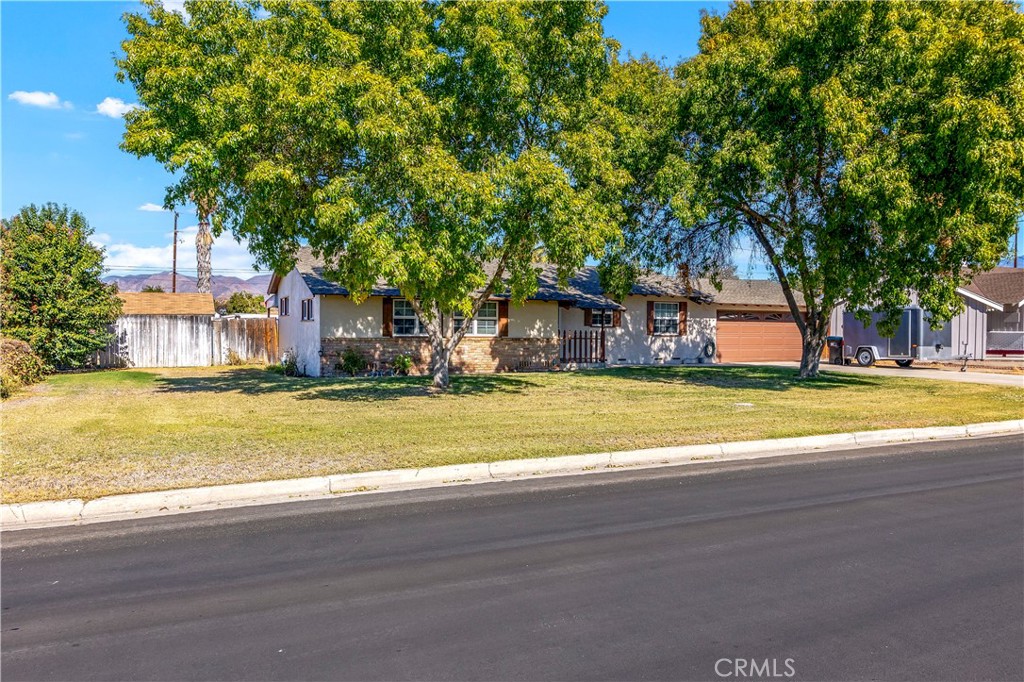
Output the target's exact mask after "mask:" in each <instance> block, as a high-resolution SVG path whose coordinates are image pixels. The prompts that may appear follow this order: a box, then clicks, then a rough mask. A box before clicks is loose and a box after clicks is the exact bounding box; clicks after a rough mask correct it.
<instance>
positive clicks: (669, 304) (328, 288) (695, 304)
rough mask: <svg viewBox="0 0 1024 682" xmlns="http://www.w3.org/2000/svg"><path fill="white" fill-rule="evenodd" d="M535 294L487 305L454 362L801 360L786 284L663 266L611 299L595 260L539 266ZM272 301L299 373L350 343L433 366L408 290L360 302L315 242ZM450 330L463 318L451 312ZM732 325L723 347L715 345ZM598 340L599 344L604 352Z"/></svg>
mask: <svg viewBox="0 0 1024 682" xmlns="http://www.w3.org/2000/svg"><path fill="white" fill-rule="evenodd" d="M538 267H539V269H540V274H539V277H538V288H537V292H536V293H535V294H534V295H533V296H532V297H530V299H529V300H527V301H525V302H524V303H523V305H519V306H514V305H511V303H510V301H509V300H508V296H507V294H497V295H495V296H493V297H492V298H491V300H490V301H488V302H486V303H485V304H484V306H483V307H482V308H481V310H480V313H479V314H478V315H477V317H476V319H475V320H473V321H472V322H471V324H472V325H473V327H472V329H471V330H470V331H469V333H467V334H466V336H465V337H464V338H463V339H462V341H461V342H460V343H459V345H458V347H457V348H456V350H455V353H454V355H453V358H452V370H453V371H456V372H459V371H462V372H494V371H502V370H515V369H527V368H545V367H551V366H554V365H556V364H563V365H564V364H576V363H588V362H591V361H601V359H602V358H603V360H604V361H605V362H606V363H607V364H673V363H674V364H680V363H685V362H704V361H709V362H710V361H714V360H716V359H717V356H718V354H719V352H721V353H722V357H721V359H722V360H726V361H730V360H740V359H749V360H754V361H756V360H787V359H794V358H795V359H799V357H800V347H801V344H800V334H799V332H798V331H797V329H796V326H795V325H794V324H793V321H792V317H790V313H789V308H788V306H786V303H785V300H784V298H783V297H782V291H781V288H780V287H779V285H778V283H774V282H766V281H765V282H746V281H744V282H740V283H737V282H736V281H726V282H725V283H724V287H723V289H722V291H721V292H716V291H715V290H714V288H712V287H710V286H707V285H705V284H702V285H701V287H702V289H701V290H698V289H693V288H690V289H688V288H687V287H686V286H685V285H684V284H683V283H681V282H680V281H679V280H676V279H674V278H671V277H665V276H660V275H647V276H644V277H641V278H640V280H639V281H638V282H637V283H636V285H635V286H634V287H633V290H632V291H631V293H630V295H629V296H627V297H626V298H625V300H623V301H622V302H621V303H617V302H615V301H613V300H612V299H610V298H608V297H606V296H605V295H604V292H603V291H602V289H601V287H600V284H599V282H598V276H597V271H596V269H595V268H583V269H581V270H580V271H579V272H578V273H577V274H576V275H575V276H574V277H572V278H570V280H569V282H568V283H567V286H565V287H560V286H559V285H558V282H557V277H556V270H555V268H554V267H553V266H550V265H540V266H538ZM268 294H269V296H268V303H270V304H272V305H276V306H277V307H278V310H279V315H280V317H279V333H280V348H281V351H282V353H286V352H287V353H291V354H292V356H293V357H294V358H295V360H296V363H297V365H298V367H299V370H300V371H301V372H302V373H304V374H308V375H311V376H331V375H334V374H336V373H338V368H337V365H338V363H339V360H340V356H341V354H342V353H343V352H344V351H345V350H346V349H349V348H351V349H353V350H356V351H358V352H360V353H362V354H363V355H364V356H366V357H367V359H368V361H370V362H376V363H389V362H391V361H392V360H393V359H394V357H395V356H396V355H398V354H403V353H404V354H408V355H410V356H411V357H412V359H413V364H414V367H415V370H416V371H418V372H424V371H426V370H427V367H428V364H429V360H430V349H429V344H428V342H427V339H426V336H425V335H424V334H423V333H422V331H421V329H420V326H419V321H418V320H417V319H416V315H415V314H414V313H413V310H412V307H411V306H410V305H409V303H408V302H407V301H406V300H405V299H404V298H402V296H401V293H400V292H399V291H398V290H397V289H396V288H394V287H392V286H390V285H389V284H388V283H386V282H378V284H377V285H376V286H375V287H374V288H373V290H372V291H371V293H370V296H369V297H368V298H367V299H366V300H364V301H363V302H362V303H359V304H356V303H355V302H354V301H353V300H352V299H351V297H350V296H349V295H348V291H346V290H345V288H344V287H341V286H340V285H338V284H337V283H335V282H331V281H329V280H328V279H326V278H325V277H324V271H323V262H322V261H321V260H319V259H317V258H315V257H314V256H313V254H312V253H311V251H310V249H309V248H308V247H303V248H301V249H300V250H299V253H298V254H297V259H296V265H295V268H294V269H292V271H291V272H289V273H287V274H286V275H283V276H277V275H275V276H274V277H273V278H272V279H271V281H270V285H269V287H268ZM443 323H444V324H446V325H449V329H453V328H454V325H457V324H460V323H461V321H460V319H459V318H458V317H455V318H454V319H446V320H444V321H443ZM720 330H724V331H725V333H724V335H723V336H722V339H724V346H725V351H724V352H722V351H721V348H719V349H718V351H716V348H715V345H716V338H717V337H718V334H719V333H720ZM595 349H596V351H595Z"/></svg>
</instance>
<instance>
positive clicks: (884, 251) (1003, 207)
mask: <svg viewBox="0 0 1024 682" xmlns="http://www.w3.org/2000/svg"><path fill="white" fill-rule="evenodd" d="M702 29H703V30H702V35H701V38H700V42H699V48H700V51H699V54H698V55H696V56H695V57H694V58H692V59H690V60H687V61H685V62H683V63H681V64H679V65H678V67H677V68H676V69H675V73H674V79H671V78H669V77H668V74H667V72H665V70H664V69H661V68H660V67H659V66H658V65H654V64H650V63H647V64H634V65H632V66H630V67H628V68H626V69H623V75H622V77H620V78H619V84H620V85H619V87H620V88H621V89H623V91H624V93H625V94H620V99H622V100H624V101H625V102H626V103H627V104H626V105H621V106H620V107H619V109H620V111H621V115H623V116H625V117H627V120H631V121H634V122H636V123H637V124H638V125H641V126H643V125H648V124H650V123H652V122H653V123H657V121H658V120H663V119H660V118H652V114H653V113H656V112H659V111H664V109H665V106H664V104H662V103H661V101H660V100H659V98H661V97H664V96H666V95H665V94H664V93H666V92H669V91H671V90H673V89H677V90H678V98H677V101H678V116H677V117H675V120H674V121H673V126H674V135H669V136H666V135H665V133H664V131H663V130H660V129H658V128H657V127H656V126H655V127H654V128H653V131H654V133H655V134H654V135H653V136H652V137H651V141H650V142H649V143H648V144H642V145H640V146H639V148H640V149H641V151H642V154H636V155H634V157H633V158H634V160H635V162H636V163H635V164H634V167H633V168H632V169H631V175H632V177H633V185H632V186H634V187H637V188H638V189H639V191H638V196H639V198H640V199H643V200H645V201H646V202H647V203H646V204H640V206H641V208H642V212H640V211H634V212H632V213H631V217H633V219H634V220H633V221H632V223H631V224H630V229H629V235H628V237H627V239H626V241H625V242H624V247H625V249H626V251H625V252H624V253H622V254H620V255H621V260H622V261H623V262H626V263H628V262H630V259H633V260H634V261H641V262H645V263H648V264H656V265H665V264H677V265H684V266H685V265H686V264H688V263H690V262H693V263H695V264H696V266H697V269H704V268H707V267H709V265H710V264H711V263H710V262H709V259H708V255H709V254H715V253H723V254H724V253H727V252H728V250H729V249H730V248H732V247H735V246H736V245H737V243H738V242H739V240H741V239H744V238H746V239H749V240H750V242H751V243H753V244H754V245H755V246H756V247H757V248H759V250H760V251H761V252H762V254H763V256H764V257H765V259H766V260H767V262H768V263H769V264H770V266H771V267H772V269H773V271H774V272H775V274H776V276H777V277H778V279H779V281H780V282H781V283H782V286H783V289H784V291H785V292H786V296H787V299H788V300H789V303H790V307H791V308H792V310H793V313H794V316H795V317H796V318H797V324H798V326H799V327H800V329H801V332H802V334H803V338H804V359H803V362H802V366H801V375H802V376H813V375H814V374H816V373H817V367H818V359H819V357H820V353H821V348H822V344H823V342H824V336H825V334H826V333H827V329H828V318H829V316H830V313H831V312H832V311H833V309H834V308H835V307H836V306H837V305H839V304H845V305H847V306H848V307H850V308H853V309H855V310H862V309H863V310H866V309H875V310H880V311H883V312H886V313H888V314H889V316H890V320H894V319H895V313H896V311H897V310H898V309H900V308H902V307H903V306H905V305H906V304H907V303H909V300H910V299H909V296H910V293H911V292H916V293H917V295H918V296H919V300H920V303H921V305H922V306H923V307H925V308H926V309H928V310H929V311H931V313H932V314H933V316H934V317H933V319H934V320H936V321H937V322H941V321H944V320H948V319H949V318H950V317H951V316H953V315H954V314H956V312H957V311H958V310H959V306H961V305H962V304H961V301H960V299H959V297H958V296H957V295H956V288H957V287H958V286H959V285H962V284H964V283H965V282H966V281H967V280H968V279H969V278H970V276H971V274H972V273H973V272H975V271H979V270H985V269H988V268H991V267H992V266H994V265H995V264H996V262H997V261H998V259H999V258H1000V257H1001V256H1002V255H1003V253H1004V252H1005V249H1006V245H1007V242H1008V239H1009V237H1010V235H1011V234H1012V233H1013V230H1014V228H1015V223H1016V220H1017V217H1018V216H1019V215H1020V214H1021V213H1022V211H1024V42H1022V41H1024V19H1022V16H1021V13H1020V11H1019V10H1018V8H1016V7H1015V6H1014V5H1013V4H1012V3H1009V2H984V3H975V2H828V3H805V2H754V3H752V4H748V3H736V4H734V5H733V6H732V8H731V9H730V11H729V12H728V13H727V14H725V15H724V16H714V15H708V16H705V17H704V18H703V20H702ZM659 116H661V114H659ZM648 127H650V126H648ZM617 148H619V149H620V150H621V149H625V150H628V149H629V145H628V140H623V139H621V138H620V139H619V140H618V143H617ZM651 150H653V152H652V151H651ZM645 154H646V155H645ZM694 245H698V246H699V248H697V249H696V250H693V249H692V247H693V246H694ZM710 260H711V261H713V260H714V258H712V259H710ZM692 271H693V269H691V272H692ZM795 292H799V293H802V294H803V298H804V300H805V301H806V305H807V314H806V319H805V318H804V317H802V316H801V314H800V311H799V310H798V308H797V304H796V300H795V295H794V293H795Z"/></svg>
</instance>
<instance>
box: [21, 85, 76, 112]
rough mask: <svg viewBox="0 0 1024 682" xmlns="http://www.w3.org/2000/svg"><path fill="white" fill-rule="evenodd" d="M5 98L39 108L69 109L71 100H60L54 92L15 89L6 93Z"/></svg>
mask: <svg viewBox="0 0 1024 682" xmlns="http://www.w3.org/2000/svg"><path fill="white" fill-rule="evenodd" d="M7 99H11V100H14V101H15V102H17V103H18V104H24V105H25V106H27V107H40V108H41V109H70V108H71V102H62V101H61V99H60V97H58V96H57V93H55V92H43V91H42V90H33V91H31V92H27V91H25V90H15V91H14V92H12V93H11V94H9V95H7Z"/></svg>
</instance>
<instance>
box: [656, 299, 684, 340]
mask: <svg viewBox="0 0 1024 682" xmlns="http://www.w3.org/2000/svg"><path fill="white" fill-rule="evenodd" d="M654 333H655V334H672V335H676V334H678V333H679V304H678V303H662V302H660V301H655V303H654Z"/></svg>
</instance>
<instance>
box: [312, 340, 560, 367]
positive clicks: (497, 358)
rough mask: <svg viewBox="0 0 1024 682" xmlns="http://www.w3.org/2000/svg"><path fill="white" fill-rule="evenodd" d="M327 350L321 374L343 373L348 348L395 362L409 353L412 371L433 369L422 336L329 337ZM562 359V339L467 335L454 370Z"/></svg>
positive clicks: (543, 364)
mask: <svg viewBox="0 0 1024 682" xmlns="http://www.w3.org/2000/svg"><path fill="white" fill-rule="evenodd" d="M320 345H321V347H322V348H323V350H324V354H323V357H322V358H321V359H320V375H321V376H327V377H329V376H337V375H338V374H340V372H339V371H338V370H336V369H335V365H336V364H337V363H338V362H339V361H340V359H341V354H342V353H343V352H344V351H345V349H347V348H352V349H354V350H356V351H359V352H360V353H362V354H363V355H364V356H366V358H367V360H370V361H376V362H391V360H392V359H394V357H395V356H396V355H399V354H402V353H406V354H408V355H409V357H411V358H412V373H414V374H426V373H428V372H429V371H430V343H429V342H428V341H427V340H426V339H424V338H421V337H390V338H387V337H380V338H371V339H345V338H336V337H326V338H322V339H321V340H320ZM557 359H558V339H557V338H552V339H513V338H508V337H494V336H486V337H482V336H467V337H465V338H463V339H462V341H460V342H459V345H458V346H456V348H455V352H454V353H453V355H452V362H451V371H452V372H468V373H487V372H506V371H509V370H514V369H542V368H547V367H550V366H551V365H552V364H553V363H554V362H555V361H556V360H557Z"/></svg>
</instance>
